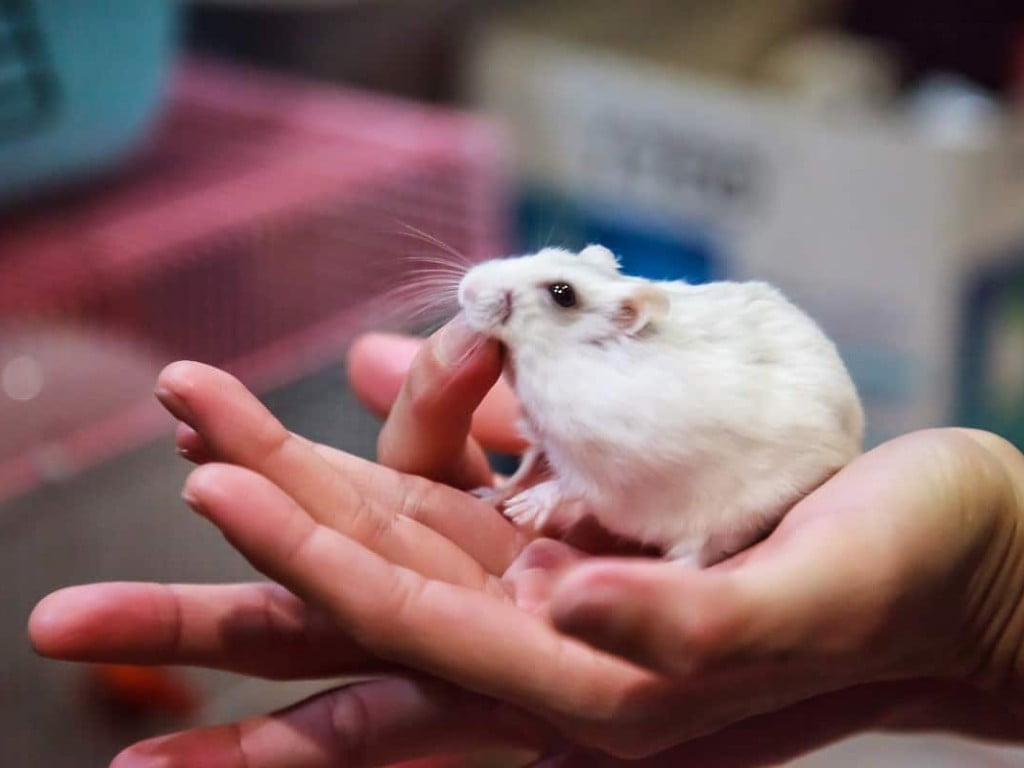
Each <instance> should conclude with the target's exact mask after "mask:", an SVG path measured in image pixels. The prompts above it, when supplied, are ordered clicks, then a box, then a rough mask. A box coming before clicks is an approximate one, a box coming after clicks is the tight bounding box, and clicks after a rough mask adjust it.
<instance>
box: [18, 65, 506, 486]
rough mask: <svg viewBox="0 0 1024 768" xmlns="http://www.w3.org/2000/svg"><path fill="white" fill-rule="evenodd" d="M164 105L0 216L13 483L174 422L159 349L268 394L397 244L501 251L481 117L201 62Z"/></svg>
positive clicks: (402, 264) (388, 283)
mask: <svg viewBox="0 0 1024 768" xmlns="http://www.w3.org/2000/svg"><path fill="white" fill-rule="evenodd" d="M170 105H171V106H170V108H169V110H168V113H167V114H166V116H165V119H164V120H163V123H162V127H161V129H160V130H159V131H158V134H157V137H156V139H155V141H154V143H153V145H152V146H150V147H147V148H145V150H144V151H143V152H141V153H140V156H139V157H138V159H137V162H135V163H134V164H133V165H132V166H131V167H129V168H126V169H125V170H124V172H123V173H122V174H121V176H120V178H119V179H118V180H116V181H115V182H114V183H112V184H110V185H108V186H106V187H104V188H102V189H93V190H82V191H80V194H79V195H77V196H76V197H75V198H74V199H63V200H58V201H52V202H48V203H46V204H43V205H40V206H37V207H35V208H33V209H31V210H23V211H18V212H15V213H12V214H8V215H7V216H6V217H5V218H2V219H0V424H3V425H5V427H8V425H14V424H18V425H21V426H19V427H18V428H17V429H15V428H10V427H8V428H4V429H0V500H2V499H3V498H4V496H9V495H11V494H13V493H17V492H21V491H25V490H27V489H29V488H31V487H32V486H33V485H34V484H36V483H38V482H40V481H43V480H46V479H48V478H59V477H61V476H63V475H65V474H67V473H70V472H74V471H77V470H78V469H80V468H82V467H83V466H86V465H88V464H90V463H93V462H96V461H99V460H101V459H103V458H106V457H109V456H111V455H113V454H115V453H116V452H119V451H121V450H123V449H125V448H127V447H130V446H131V445H133V444H136V443H138V442H139V441H141V440H143V439H146V438H148V437H150V436H152V435H154V434H155V433H156V431H157V430H159V429H161V428H164V427H166V426H167V425H168V422H167V420H166V417H164V416H162V415H161V413H160V411H159V409H157V408H156V407H155V406H154V404H153V401H152V398H151V395H150V390H151V386H152V377H153V375H154V374H155V372H156V371H157V370H159V368H160V366H161V365H163V364H164V363H166V362H169V361H171V360H174V359H180V358H190V359H195V360H202V361H205V362H209V363H212V364H215V365H218V366H221V367H225V368H227V369H229V370H231V371H233V372H234V373H236V374H238V375H239V376H241V377H242V378H244V379H245V380H246V383H247V384H249V385H250V386H252V387H254V388H256V389H257V390H258V389H261V388H267V387H271V386H276V385H280V384H283V383H285V382H287V381H289V380H291V379H293V378H295V377H297V376H299V375H301V374H303V373H306V372H310V371H312V370H314V369H315V368H317V367H320V366H322V365H323V364H326V363H328V362H330V361H332V360H335V359H338V358H339V357H340V355H341V353H342V351H343V348H344V346H345V345H346V343H347V342H348V341H349V340H350V339H351V337H352V336H353V334H354V333H356V332H357V330H359V328H360V327H361V326H363V325H365V322H366V320H365V318H366V317H367V313H368V312H369V311H370V307H371V306H372V305H373V300H374V299H375V297H379V296H381V295H382V293H383V292H384V291H386V290H387V289H390V288H393V287H394V286H395V285H396V284H397V283H399V282H401V281H402V280H403V275H405V274H406V272H407V269H408V267H409V261H408V260H407V259H406V258H405V257H407V256H409V255H410V254H415V253H419V254H422V253H424V252H427V251H429V252H431V253H433V254H434V255H435V256H437V255H440V254H441V249H440V246H437V245H435V244H430V243H428V242H427V240H428V239H429V238H427V237H424V236H422V235H421V234H420V233H427V235H429V237H431V238H437V239H438V240H439V241H443V242H444V243H445V244H447V245H449V246H451V248H453V249H455V250H456V251H458V252H460V253H461V254H463V255H464V256H465V257H466V259H467V260H469V261H477V260H480V259H482V258H488V257H493V256H495V255H497V254H499V253H501V252H502V251H503V243H504V240H505V194H504V193H505V180H504V172H503V171H504V163H503V159H502V151H501V141H500V136H499V134H498V132H497V131H496V130H495V128H494V126H493V125H491V124H490V123H489V122H487V121H485V120H483V119H481V118H478V117H475V116H471V115H466V114H462V113H458V112H453V111H449V110H443V109H439V108H435V107H426V106H420V105H415V104H411V103H407V102H403V101H398V100H395V99H391V98H386V97H382V96H375V95H370V94H366V93H357V92H352V91H347V90H340V89H337V88H334V87H328V86H318V85H311V84H308V83H305V82H296V81H294V80H291V79H287V78H282V77H277V76H270V75H265V74H255V73H252V72H248V71H239V70H236V69H234V68H230V67H227V66H223V65H218V64H213V63H210V62H191V63H189V64H186V65H185V66H184V67H183V69H182V71H181V72H180V74H179V76H178V77H177V82H176V85H175V88H174V93H173V94H172V98H171V99H170ZM72 342H74V343H72ZM72 348H74V349H75V350H76V351H75V352H70V351H69V350H71V349H72Z"/></svg>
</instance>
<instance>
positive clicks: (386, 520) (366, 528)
mask: <svg viewBox="0 0 1024 768" xmlns="http://www.w3.org/2000/svg"><path fill="white" fill-rule="evenodd" d="M394 520H395V518H394V516H393V515H386V514H381V512H380V511H379V510H378V508H377V505H376V504H374V503H373V502H372V501H370V499H369V498H368V497H366V496H364V495H362V494H357V495H355V496H353V498H352V507H351V509H350V511H349V515H348V527H349V529H350V531H351V533H352V535H353V536H354V537H355V538H356V539H357V540H358V541H359V543H360V544H362V545H363V546H365V547H367V548H369V549H372V550H374V551H377V550H378V549H379V548H380V547H381V545H382V544H383V543H384V541H385V540H386V539H387V538H388V536H389V535H390V533H391V528H392V525H393V523H394Z"/></svg>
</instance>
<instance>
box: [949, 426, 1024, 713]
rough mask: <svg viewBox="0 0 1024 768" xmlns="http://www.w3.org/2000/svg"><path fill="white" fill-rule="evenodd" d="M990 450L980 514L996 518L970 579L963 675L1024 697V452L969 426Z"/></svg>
mask: <svg viewBox="0 0 1024 768" xmlns="http://www.w3.org/2000/svg"><path fill="white" fill-rule="evenodd" d="M964 433H965V434H966V435H968V436H969V437H971V438H972V439H973V440H974V441H975V442H976V443H977V444H978V445H979V446H980V447H981V448H982V449H983V451H984V452H985V454H986V459H987V461H986V462H985V463H984V466H983V467H980V468H979V471H980V472H981V474H982V478H981V480H980V481H979V482H976V483H975V484H974V485H975V487H982V488H984V491H985V492H984V493H983V494H981V496H982V503H981V504H980V505H979V507H980V513H981V514H983V515H988V516H990V517H991V520H990V521H989V525H990V532H989V535H988V537H987V541H986V546H985V550H984V553H983V556H982V558H981V560H980V562H979V564H978V566H977V568H976V569H975V570H974V572H973V573H972V574H971V575H970V578H969V580H968V590H967V600H966V603H965V605H966V611H965V613H964V616H965V621H964V628H965V648H964V650H965V656H964V659H965V661H966V663H965V664H964V665H963V666H962V667H961V669H960V671H961V673H962V674H961V676H962V677H964V678H965V679H966V680H967V681H968V682H970V683H972V684H974V685H975V686H977V687H980V688H982V689H984V690H986V691H989V692H993V693H997V694H1000V695H1003V696H1007V695H1008V696H1011V697H1013V698H1015V699H1020V700H1022V701H1024V456H1022V455H1021V453H1020V452H1019V451H1018V450H1017V449H1016V448H1014V447H1013V446H1012V445H1011V444H1010V443H1009V442H1007V441H1005V440H1003V439H1002V438H1000V437H998V436H996V435H993V434H991V433H986V432H976V431H964Z"/></svg>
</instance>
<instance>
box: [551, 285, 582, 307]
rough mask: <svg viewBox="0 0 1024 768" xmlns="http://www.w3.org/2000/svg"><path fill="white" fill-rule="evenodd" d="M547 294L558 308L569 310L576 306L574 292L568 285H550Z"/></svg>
mask: <svg viewBox="0 0 1024 768" xmlns="http://www.w3.org/2000/svg"><path fill="white" fill-rule="evenodd" d="M548 293H550V294H551V298H552V299H554V300H555V304H557V305H558V306H560V307H563V308H565V309H569V307H575V306H576V291H574V290H573V289H572V286H571V285H569V284H568V283H552V284H551V285H549V286H548Z"/></svg>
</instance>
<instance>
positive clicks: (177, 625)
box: [30, 327, 1024, 768]
mask: <svg viewBox="0 0 1024 768" xmlns="http://www.w3.org/2000/svg"><path fill="white" fill-rule="evenodd" d="M465 335H466V334H465V331H464V329H461V330H460V329H459V328H458V327H455V328H454V329H453V328H451V327H450V328H448V329H445V330H444V331H442V333H441V334H440V335H439V336H437V337H435V338H433V339H432V340H431V341H430V342H429V343H428V344H427V345H425V346H424V347H423V348H422V349H421V350H420V351H419V352H418V353H416V356H415V360H414V361H413V362H412V365H411V368H409V369H408V375H407V376H406V369H407V368H408V366H409V359H410V358H411V357H412V356H413V354H414V353H413V349H412V345H413V343H412V342H409V341H407V340H402V339H395V338H392V337H369V338H366V339H364V340H363V341H362V342H361V343H360V344H358V345H357V346H356V347H355V348H354V349H353V352H352V355H351V357H350V364H351V375H352V380H353V386H354V387H355V389H356V391H357V392H360V393H361V395H362V396H363V398H364V400H366V401H367V402H369V403H370V404H371V406H373V405H376V407H377V410H378V411H384V410H386V409H387V405H388V402H389V400H391V399H392V398H394V397H397V399H396V400H395V404H394V407H393V408H391V409H390V416H389V419H388V421H387V423H386V425H385V427H384V429H383V431H382V434H381V442H380V449H381V461H382V462H383V464H386V465H390V467H391V468H387V467H384V466H379V465H374V464H371V463H369V462H362V461H361V460H359V459H355V458H354V457H351V456H347V455H345V454H340V453H338V452H334V451H332V450H331V449H327V448H324V447H322V446H315V445H312V444H309V443H307V442H305V441H303V440H302V439H301V438H298V437H296V436H294V435H291V434H289V433H287V431H286V430H284V428H283V427H281V425H280V424H278V423H277V422H276V421H275V420H274V419H273V418H272V417H271V416H270V415H269V414H268V413H267V412H266V411H265V410H264V409H262V406H260V405H259V403H258V402H257V401H256V400H255V398H253V397H252V396H251V395H249V394H248V393H247V392H245V390H244V389H243V388H242V387H241V385H240V384H238V382H236V381H235V380H234V379H232V378H231V377H229V376H227V375H226V374H223V373H221V372H219V371H216V370H214V369H210V368H208V367H205V366H199V365H197V364H177V365H175V366H172V367H170V368H169V369H168V370H167V371H165V373H164V374H163V375H162V377H161V386H162V388H163V391H162V392H161V399H162V400H163V401H164V403H165V405H167V406H168V407H169V408H170V410H171V411H172V412H173V413H174V414H175V415H176V416H178V418H180V419H181V420H182V421H183V422H185V423H187V424H188V425H190V426H189V427H183V428H182V430H181V431H180V432H179V443H180V445H181V447H182V449H184V451H185V453H186V454H188V455H190V456H191V457H192V458H193V459H195V460H197V461H201V462H206V461H209V462H210V463H208V464H206V465H205V466H203V467H200V468H199V469H198V470H196V472H195V473H194V474H193V475H192V477H191V478H190V480H189V482H188V485H187V487H186V497H187V498H188V499H189V502H190V503H191V504H192V505H193V507H195V508H196V509H197V510H198V511H199V512H200V513H202V514H203V515H205V516H206V517H207V518H208V519H210V520H211V521H212V522H213V523H214V524H216V525H217V526H218V527H219V528H220V529H221V530H222V532H223V533H224V535H225V536H226V537H227V538H228V540H229V541H230V542H231V543H232V544H233V545H234V546H236V547H237V548H238V549H239V550H240V551H241V552H242V553H243V554H245V555H246V556H247V557H248V558H249V559H250V560H251V561H252V562H253V563H254V564H255V565H256V566H257V567H258V568H260V569H261V570H263V571H264V572H265V573H267V574H268V575H269V576H271V577H272V578H274V579H276V580H277V581H279V582H280V583H282V584H284V585H285V587H287V590H288V591H286V590H285V589H283V588H280V587H275V586H268V585H233V586H231V587H223V586H209V587H183V586H171V587H167V586H161V585H124V584H121V585H93V586H88V587H76V588H72V590H66V591H63V592H59V593H56V594H54V595H51V596H50V597H48V598H47V599H46V600H44V601H43V602H42V603H41V604H40V606H39V607H38V608H37V610H36V612H35V613H34V614H33V617H32V621H31V623H30V633H31V636H32V639H33V641H34V643H35V645H36V647H37V648H38V649H39V650H40V651H41V652H43V653H46V654H48V655H52V656H56V657H60V658H74V659H91V660H118V661H136V662H140V663H188V664H206V665H210V666H220V667H225V668H231V669H235V670H238V671H244V672H247V673H250V674H262V675H267V676H274V677H288V676H296V677H298V676H318V675H326V674H346V673H353V672H361V671H362V672H365V671H380V670H390V671H392V673H393V674H395V676H394V677H391V678H389V679H386V680H382V681H377V682H371V683H365V684H361V685H357V686H351V687H348V688H344V689H341V690H338V691H333V692H329V693H326V694H322V695H321V696H318V697H315V698H314V699H312V700H310V701H307V702H303V703H300V704H298V705H296V706H295V707H294V708H292V709H290V710H288V711H286V712H283V713H277V714H275V715H272V716H267V717H264V718H255V719H253V720H250V721H245V722H243V723H240V724H233V725H230V726H222V727H218V728H212V729H205V730H200V731H191V732H186V733H184V734H176V735H173V736H169V737H164V738H162V739H160V740H156V741H151V742H145V743H143V744H141V745H137V746H136V747H135V748H132V749H130V750H128V751H127V752H126V753H124V754H123V755H122V757H121V758H119V761H118V762H116V764H117V765H118V766H119V768H123V766H131V765H135V766H142V765H155V764H159V765H190V764H195V762H194V759H195V756H196V755H200V754H201V755H202V756H203V760H204V761H208V762H206V763H204V764H209V765H224V766H234V765H238V766H241V765H249V766H268V767H272V766H278V765H280V766H284V765H289V766H292V765H297V766H311V768H312V767H313V766H326V765H332V764H337V763H338V761H339V760H341V759H344V760H346V761H347V762H346V763H345V764H356V765H362V764H365V765H380V764H385V763H386V762H389V761H393V760H397V759H405V758H408V757H415V756H418V755H421V754H428V753H432V752H437V751H456V750H461V749H467V748H471V747H476V746H480V745H482V744H516V745H527V746H530V747H534V748H538V749H541V750H545V751H547V752H549V753H554V754H555V755H556V756H555V757H553V758H551V760H552V761H558V763H559V764H564V765H603V764H609V765H610V764H617V761H616V760H615V759H614V758H612V757H608V756H606V755H602V754H598V753H595V752H593V751H591V750H590V749H589V748H590V747H596V748H599V749H601V750H604V751H605V752H609V753H612V754H615V755H620V756H638V755H653V756H652V757H649V758H648V760H646V761H645V763H644V764H647V765H673V766H675V765H686V764H687V763H689V762H692V763H694V764H699V765H704V766H722V767H724V766H733V767H740V766H755V765H765V764H769V763H771V762H774V761H781V760H784V759H787V758H789V757H792V756H794V755H797V754H800V753H801V752H804V751H806V750H808V749H812V748H814V747H816V746H819V745H822V744H825V743H828V742H830V741H832V740H834V739H837V738H840V737H842V736H844V735H847V734H849V733H852V732H856V731H859V730H863V729H867V728H891V729H915V730H916V729H934V728H942V729H948V730H956V731H959V732H962V733H966V734H971V735H976V736H980V737H987V738H996V739H1017V738H1019V736H1020V734H1021V733H1022V732H1024V730H1022V727H1024V723H1022V720H1021V716H1020V715H1019V714H1018V713H1017V711H1016V709H1015V707H1014V706H1013V705H1012V703H1013V702H1014V701H1015V700H1016V697H1017V696H1018V695H1019V680H1020V663H1021V662H1020V660H1019V659H1018V658H1017V648H1018V647H1019V646H1020V642H1019V641H1020V639H1021V633H1022V632H1024V615H1022V614H1024V611H1022V608H1021V605H1020V600H1019V597H1020V590H1021V585H1022V583H1024V556H1022V552H1024V549H1022V542H1021V541H1020V535H1021V534H1020V532H1019V531H1018V528H1019V519H1020V515H1021V512H1022V510H1021V506H1022V505H1021V497H1022V495H1024V494H1022V492H1021V487H1020V486H1021V482H1022V481H1021V477H1022V473H1024V469H1022V464H1024V461H1022V459H1021V457H1020V454H1019V453H1017V452H1016V451H1015V450H1014V449H1013V448H1012V447H1010V446H1009V445H1008V444H1006V443H1005V442H1003V441H1001V440H999V439H998V438H995V437H994V436H991V435H987V434H984V433H977V432H968V431H962V430H941V431H930V432H922V433H917V434H914V435H909V436H906V437H904V438H901V439H899V440H896V441H893V442H891V443H889V444H887V445H885V446H882V447H880V448H878V449H876V450H874V451H872V452H871V453H869V454H867V455H865V456H864V457H863V458H861V459H860V460H858V461H857V462H855V463H854V464H853V465H851V466H850V467H849V468H848V469H846V470H844V471H843V472H842V473H840V474H839V475H837V476H836V477H834V478H833V479H832V480H831V481H829V483H827V484H826V485H825V486H823V487H822V488H821V489H819V490H818V491H817V492H815V493H814V494H812V495H810V496H808V497H807V498H806V499H805V500H804V501H802V502H801V503H800V504H799V505H797V507H796V508H794V510H793V511H792V512H791V513H790V515H789V516H788V517H787V518H786V520H785V522H784V524H783V525H782V526H781V527H780V528H779V529H778V530H777V531H776V532H775V533H774V534H773V535H772V536H771V537H769V538H768V539H767V540H766V541H764V542H762V543H761V544H760V545H758V546H756V547H754V548H753V549H751V550H748V551H747V552H745V553H743V554H742V555H740V556H738V557H736V558H733V559H732V560H730V561H727V562H726V563H723V564H722V565H721V566H718V567H716V568H712V569H709V570H707V571H703V572H700V571H692V570H685V569H680V568H678V567H677V566H675V565H674V564H672V563H661V562H643V561H637V560H635V559H634V560H615V559H607V558H592V557H587V556H585V555H583V553H581V552H579V551H578V550H574V549H572V548H570V547H568V546H566V545H564V544H562V543H559V542H554V541H551V540H543V539H541V540H536V541H534V542H528V541H527V540H526V539H524V538H523V537H522V536H521V535H520V534H518V533H517V532H516V531H515V530H514V529H512V528H511V527H510V526H508V524H507V523H505V521H504V520H502V519H501V518H500V516H498V515H497V514H495V513H494V512H493V510H490V509H489V508H487V506H486V505H484V504H482V503H481V502H479V501H478V500H476V499H473V498H472V497H470V496H469V495H468V494H463V493H460V492H459V491H457V490H455V489H454V488H452V487H449V486H447V485H445V484H444V483H453V484H455V485H458V486H460V487H471V486H475V485H479V484H480V483H481V481H482V480H484V481H485V480H486V479H487V478H488V477H489V469H488V467H487V466H486V462H485V461H484V458H483V452H482V450H481V449H480V447H479V445H480V444H479V443H477V442H476V441H475V440H473V439H472V438H471V437H469V434H470V429H471V428H472V429H473V434H475V435H476V434H479V435H480V436H481V437H482V438H483V437H485V436H487V439H488V445H494V444H496V441H494V440H493V438H494V436H495V435H503V436H504V437H503V438H502V439H503V440H504V441H505V442H504V447H506V448H515V447H516V446H517V443H516V439H515V438H514V436H513V434H512V432H511V430H510V429H509V428H508V424H509V420H508V416H509V415H510V414H512V413H514V403H512V402H511V400H510V398H509V397H508V394H507V392H506V393H505V394H501V391H502V390H500V389H499V390H495V392H496V394H492V395H490V397H491V398H492V400H491V405H489V406H488V407H485V408H481V409H480V411H479V412H478V413H477V416H475V417H474V415H473V414H474V411H476V410H477V406H478V404H479V403H480V401H481V400H482V399H483V398H484V396H485V394H486V393H487V392H488V391H489V390H490V388H491V386H492V384H493V383H494V381H495V380H496V378H497V376H498V372H499V370H500V352H499V351H498V350H497V349H496V348H495V347H493V346H492V345H489V344H480V343H475V344H469V343H468V340H467V339H466V338H462V340H461V341H460V340H459V338H458V337H460V336H461V337H465ZM446 336H447V338H446ZM400 382H402V383H400ZM495 402H497V403H498V406H497V407H495V406H494V405H493V403H495ZM489 409H490V410H489ZM483 414H497V416H495V417H493V418H492V417H491V416H484V415H483ZM502 425H504V426H502ZM438 435H440V436H442V437H441V439H437V436H438ZM497 444H501V443H497ZM395 467H397V468H399V469H401V470H402V472H398V471H396V470H395V469H394V468H395ZM428 478H435V479H437V480H440V481H442V483H438V482H433V481H432V480H430V479H428ZM246 608H248V610H245V609H246ZM552 625H553V626H552ZM410 670H415V671H417V672H418V673H419V674H418V675H417V676H412V675H411V674H410ZM431 676H433V677H431ZM439 678H440V679H439ZM441 679H443V680H446V681H449V682H447V683H446V682H441ZM453 684H454V685H453ZM471 691H475V692H476V693H471ZM568 744H575V745H586V746H567V745H568ZM666 749H668V751H665V752H663V751H662V750H666ZM655 753H660V754H655ZM158 759H162V760H164V761H165V762H163V763H158V762H156V761H157V760H158ZM190 760H193V762H190ZM147 761H149V762H147ZM245 761H247V762H245Z"/></svg>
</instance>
